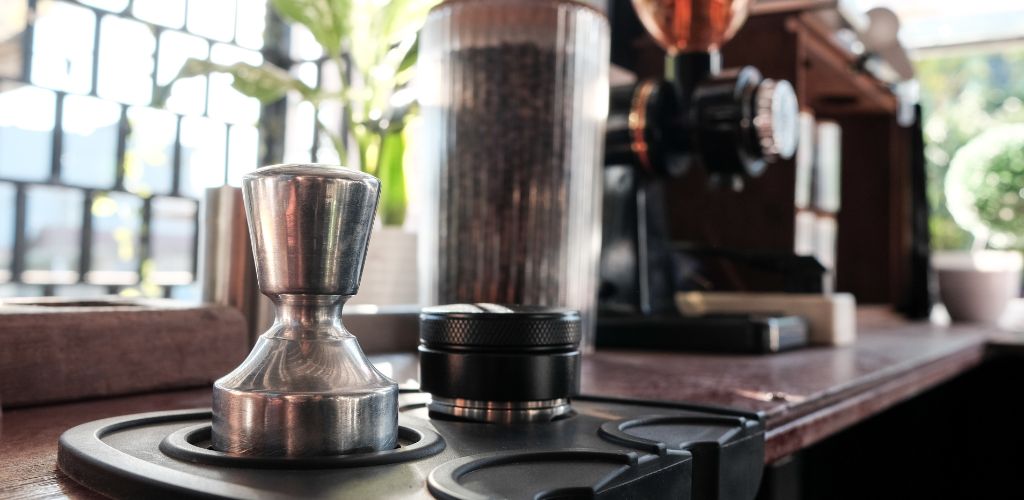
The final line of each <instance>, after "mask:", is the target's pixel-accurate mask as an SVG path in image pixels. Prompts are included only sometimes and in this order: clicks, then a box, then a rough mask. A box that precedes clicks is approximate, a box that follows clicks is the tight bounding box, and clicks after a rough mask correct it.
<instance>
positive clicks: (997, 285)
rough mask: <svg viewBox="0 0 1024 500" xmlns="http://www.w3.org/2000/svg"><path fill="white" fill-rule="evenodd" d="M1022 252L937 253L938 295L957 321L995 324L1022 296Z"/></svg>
mask: <svg viewBox="0 0 1024 500" xmlns="http://www.w3.org/2000/svg"><path fill="white" fill-rule="evenodd" d="M1021 264H1022V259H1021V254H1020V253H1018V252H1002V251H994V250H984V251H978V252H937V253H936V254H935V255H933V256H932V266H933V267H934V268H935V271H936V274H937V275H938V278H939V296H940V297H941V299H942V303H943V304H945V306H946V310H947V311H948V312H949V317H950V319H952V320H953V321H956V322H965V323H987V324H994V323H996V322H998V321H999V318H1000V316H1001V315H1002V314H1003V311H1005V310H1006V306H1007V304H1009V302H1010V300H1012V299H1014V298H1016V297H1017V296H1018V295H1020V287H1021V267H1022V266H1021Z"/></svg>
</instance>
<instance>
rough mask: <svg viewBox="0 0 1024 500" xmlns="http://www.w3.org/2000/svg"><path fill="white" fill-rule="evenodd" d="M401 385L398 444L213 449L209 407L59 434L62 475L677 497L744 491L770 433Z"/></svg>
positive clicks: (156, 494)
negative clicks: (466, 401) (510, 404)
mask: <svg viewBox="0 0 1024 500" xmlns="http://www.w3.org/2000/svg"><path fill="white" fill-rule="evenodd" d="M427 402H429V395H427V394H423V393H417V392H403V393H402V394H401V396H400V400H399V404H400V411H401V415H400V418H399V426H400V428H399V446H398V448H396V449H395V450H388V451H383V452H369V453H352V454H347V455H341V456H329V457H316V458H303V459H290V458H273V457H271V458H262V457H260V458H254V457H238V456H233V455H228V454H225V453H222V452H219V451H216V450H213V449H211V447H210V443H209V432H210V431H209V429H210V418H211V416H210V411H209V410H208V409H197V410H181V411H166V412H156V413H144V414H136V415H127V416H122V417H114V418H108V419H104V420H97V421H94V422H89V423H86V424H82V425H80V426H78V427H75V428H73V429H70V430H68V431H67V432H65V433H64V435H63V436H61V438H60V443H59V454H58V463H59V466H60V468H61V470H62V471H64V473H66V474H67V475H68V476H70V477H71V478H73V479H75V480H76V481H78V482H81V483H83V484H84V485H85V486H87V487H89V488H91V489H94V490H96V491H98V492H100V493H103V494H106V495H109V496H112V497H115V498H141V497H145V498H161V497H162V498H182V497H219V498H297V497H299V498H324V497H329V498H457V499H478V498H510V499H517V498H523V499H543V498H677V499H701V500H712V499H722V500H749V499H752V498H753V497H754V495H755V494H756V492H757V487H758V484H759V482H760V476H761V469H762V467H763V460H764V429H763V426H762V423H761V421H760V419H759V418H758V417H757V416H756V415H753V414H748V413H743V412H735V411H730V410H723V409H715V408H704V407H697V406H687V405H676V404H663V403H647V402H638V401H627V400H614V399H598V398H577V399H575V400H574V401H573V413H572V414H571V415H569V416H567V417H564V418H561V419H559V420H556V421H552V422H543V423H524V424H511V425H498V424H489V423H478V422H467V421H459V420H450V419H442V418H432V417H431V416H430V415H429V414H428V410H427V408H426V404H427Z"/></svg>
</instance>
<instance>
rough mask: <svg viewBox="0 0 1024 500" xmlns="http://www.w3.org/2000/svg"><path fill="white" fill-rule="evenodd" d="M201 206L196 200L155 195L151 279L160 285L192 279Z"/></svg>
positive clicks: (151, 243)
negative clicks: (197, 223)
mask: <svg viewBox="0 0 1024 500" xmlns="http://www.w3.org/2000/svg"><path fill="white" fill-rule="evenodd" d="M198 209H199V206H198V203H196V202H195V201H194V200H187V199H183V198H163V197H160V198H153V201H152V217H153V221H152V223H151V224H150V254H151V255H152V262H151V272H150V273H149V276H148V278H149V279H148V281H150V282H152V283H155V284H158V285H187V284H189V283H191V282H192V280H193V279H194V276H193V269H194V260H193V252H194V251H195V238H196V214H197V211H198Z"/></svg>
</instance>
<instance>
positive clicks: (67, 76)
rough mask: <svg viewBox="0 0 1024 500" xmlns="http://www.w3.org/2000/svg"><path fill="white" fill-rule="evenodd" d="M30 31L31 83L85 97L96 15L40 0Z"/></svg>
mask: <svg viewBox="0 0 1024 500" xmlns="http://www.w3.org/2000/svg"><path fill="white" fill-rule="evenodd" d="M36 11H37V13H38V16H39V17H38V19H36V22H35V26H34V28H33V29H32V33H33V34H32V83H35V84H37V85H43V86H45V87H50V88H54V89H60V90H67V91H70V92H77V93H81V94H86V93H88V92H89V90H90V89H92V49H93V47H92V44H93V35H94V30H95V29H96V15H95V14H94V13H93V12H92V11H91V10H89V9H85V8H82V7H78V6H75V5H71V4H68V3H64V2H50V1H42V2H39V5H38V7H37V9H36Z"/></svg>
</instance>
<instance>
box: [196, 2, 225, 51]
mask: <svg viewBox="0 0 1024 500" xmlns="http://www.w3.org/2000/svg"><path fill="white" fill-rule="evenodd" d="M234 20H235V0H189V2H188V30H189V31H191V32H192V33H195V34H197V35H201V36H204V37H206V38H212V39H214V40H220V41H222V42H228V41H231V39H232V38H233V37H234V35H235V23H234Z"/></svg>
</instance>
